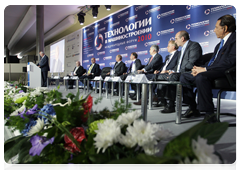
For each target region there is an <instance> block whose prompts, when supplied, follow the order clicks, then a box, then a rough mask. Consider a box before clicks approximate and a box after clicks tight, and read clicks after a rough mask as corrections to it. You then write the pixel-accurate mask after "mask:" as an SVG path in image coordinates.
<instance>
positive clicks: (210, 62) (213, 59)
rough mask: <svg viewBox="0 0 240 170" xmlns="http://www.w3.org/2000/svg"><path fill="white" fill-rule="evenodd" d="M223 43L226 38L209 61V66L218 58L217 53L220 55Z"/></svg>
mask: <svg viewBox="0 0 240 170" xmlns="http://www.w3.org/2000/svg"><path fill="white" fill-rule="evenodd" d="M223 43H224V40H223V39H222V41H221V43H220V46H219V49H218V52H217V54H216V55H215V56H214V57H213V58H212V59H211V60H210V61H209V63H208V66H210V65H212V64H213V62H214V61H215V59H216V58H217V55H218V53H219V51H220V50H221V48H222V47H223Z"/></svg>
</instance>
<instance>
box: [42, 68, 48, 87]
mask: <svg viewBox="0 0 240 170" xmlns="http://www.w3.org/2000/svg"><path fill="white" fill-rule="evenodd" d="M47 75H48V71H42V72H41V76H42V85H41V86H42V87H47Z"/></svg>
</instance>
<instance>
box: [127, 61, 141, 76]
mask: <svg viewBox="0 0 240 170" xmlns="http://www.w3.org/2000/svg"><path fill="white" fill-rule="evenodd" d="M135 66H136V71H137V70H140V69H141V68H142V62H141V60H139V59H136V60H135ZM131 69H132V65H131V66H130V67H129V71H128V73H130V72H131Z"/></svg>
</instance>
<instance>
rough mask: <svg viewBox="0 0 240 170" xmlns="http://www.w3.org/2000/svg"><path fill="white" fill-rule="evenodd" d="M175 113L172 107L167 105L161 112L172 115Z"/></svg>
mask: <svg viewBox="0 0 240 170" xmlns="http://www.w3.org/2000/svg"><path fill="white" fill-rule="evenodd" d="M173 112H175V107H174V106H172V107H170V106H169V105H167V106H166V107H165V108H164V109H163V110H161V113H173Z"/></svg>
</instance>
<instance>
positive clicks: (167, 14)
mask: <svg viewBox="0 0 240 170" xmlns="http://www.w3.org/2000/svg"><path fill="white" fill-rule="evenodd" d="M174 13H175V10H171V11H168V12H164V13H161V14H158V15H157V18H158V19H160V18H164V17H167V16H170V15H173V14H174Z"/></svg>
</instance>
